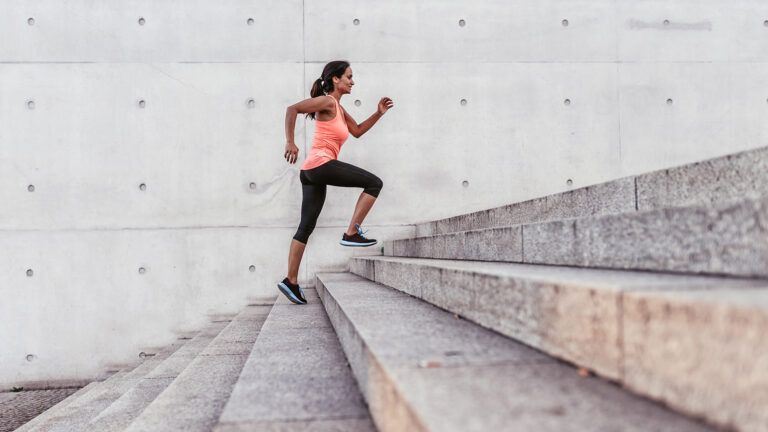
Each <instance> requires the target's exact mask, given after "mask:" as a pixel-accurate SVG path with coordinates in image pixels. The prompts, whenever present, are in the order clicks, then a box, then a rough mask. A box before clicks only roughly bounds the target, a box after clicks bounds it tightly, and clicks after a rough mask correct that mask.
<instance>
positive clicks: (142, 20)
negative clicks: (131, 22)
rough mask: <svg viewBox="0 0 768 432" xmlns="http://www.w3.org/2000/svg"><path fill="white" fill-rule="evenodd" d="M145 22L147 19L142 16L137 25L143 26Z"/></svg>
mask: <svg viewBox="0 0 768 432" xmlns="http://www.w3.org/2000/svg"><path fill="white" fill-rule="evenodd" d="M146 22H147V20H145V19H144V18H143V17H142V18H139V25H142V26H143V25H144V24H145V23H146Z"/></svg>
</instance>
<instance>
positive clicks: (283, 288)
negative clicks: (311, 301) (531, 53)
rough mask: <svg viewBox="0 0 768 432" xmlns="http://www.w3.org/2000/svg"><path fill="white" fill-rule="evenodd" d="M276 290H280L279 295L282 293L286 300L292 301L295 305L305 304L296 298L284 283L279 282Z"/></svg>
mask: <svg viewBox="0 0 768 432" xmlns="http://www.w3.org/2000/svg"><path fill="white" fill-rule="evenodd" d="M277 289H279V290H280V292H281V293H283V295H284V296H286V297H288V300H290V301H292V302H293V303H296V304H307V303H306V302H303V301H301V299H299V298H298V297H296V296H295V295H294V294H293V293H292V292H291V289H290V288H288V287H287V286H286V285H285V284H284V283H282V282H280V283H278V284H277Z"/></svg>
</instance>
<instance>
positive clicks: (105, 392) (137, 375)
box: [33, 340, 186, 432]
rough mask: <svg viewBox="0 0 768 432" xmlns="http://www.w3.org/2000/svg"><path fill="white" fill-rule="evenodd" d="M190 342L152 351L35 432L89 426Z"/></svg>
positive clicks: (60, 431) (63, 431)
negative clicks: (131, 367) (116, 377)
mask: <svg viewBox="0 0 768 432" xmlns="http://www.w3.org/2000/svg"><path fill="white" fill-rule="evenodd" d="M184 343H186V341H179V340H177V341H174V343H172V344H171V345H169V346H167V347H164V348H162V349H160V350H158V352H157V353H156V354H150V355H148V356H147V357H145V360H144V361H143V362H142V363H141V364H139V365H138V366H136V367H135V368H134V369H132V370H130V371H127V372H126V373H125V374H123V375H122V376H121V377H120V378H119V379H116V380H113V381H110V383H109V384H108V385H104V386H103V388H102V391H100V392H98V393H96V392H91V393H89V394H88V395H83V396H82V397H80V398H78V400H76V401H74V402H73V403H71V404H69V405H68V406H67V408H65V409H64V410H63V411H62V412H61V413H59V414H58V415H56V416H55V417H53V418H51V419H50V420H48V421H46V422H45V423H42V424H40V425H39V426H37V427H35V428H34V429H33V431H34V432H75V431H77V432H80V431H82V430H84V429H85V427H86V425H87V424H88V422H90V421H91V420H92V419H93V418H95V417H96V416H98V415H99V413H101V412H102V411H104V410H105V409H107V408H108V407H109V406H110V405H111V404H112V403H113V402H114V401H116V400H117V399H119V398H120V397H121V396H122V395H123V394H125V393H126V392H128V391H130V390H131V389H132V388H133V387H134V386H135V385H136V384H137V383H138V382H140V381H141V380H142V379H143V378H144V376H146V375H147V374H148V373H150V372H151V371H152V370H153V369H154V368H155V367H157V366H158V365H159V364H161V363H162V362H163V361H164V360H165V359H167V358H168V357H169V356H171V355H172V354H173V353H174V352H175V351H176V350H178V349H179V348H180V347H181V346H183V345H184Z"/></svg>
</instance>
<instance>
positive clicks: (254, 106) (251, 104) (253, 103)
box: [248, 99, 256, 108]
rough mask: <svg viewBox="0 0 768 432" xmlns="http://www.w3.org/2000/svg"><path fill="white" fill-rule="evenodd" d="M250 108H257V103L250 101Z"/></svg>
mask: <svg viewBox="0 0 768 432" xmlns="http://www.w3.org/2000/svg"><path fill="white" fill-rule="evenodd" d="M248 108H256V101H255V100H254V99H248Z"/></svg>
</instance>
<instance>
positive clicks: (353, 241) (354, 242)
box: [339, 224, 376, 247]
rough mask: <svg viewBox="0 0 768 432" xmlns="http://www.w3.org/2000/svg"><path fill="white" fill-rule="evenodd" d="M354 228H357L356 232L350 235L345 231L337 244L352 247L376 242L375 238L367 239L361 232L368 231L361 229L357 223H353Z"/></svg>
mask: <svg viewBox="0 0 768 432" xmlns="http://www.w3.org/2000/svg"><path fill="white" fill-rule="evenodd" d="M355 228H357V232H356V233H355V234H353V235H351V236H348V235H347V233H344V234H343V235H342V236H341V241H340V242H339V244H341V245H342V246H352V247H366V246H373V245H375V244H376V239H369V238H365V237H364V236H363V234H365V233H367V232H368V231H363V230H362V228H360V225H358V224H355Z"/></svg>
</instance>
